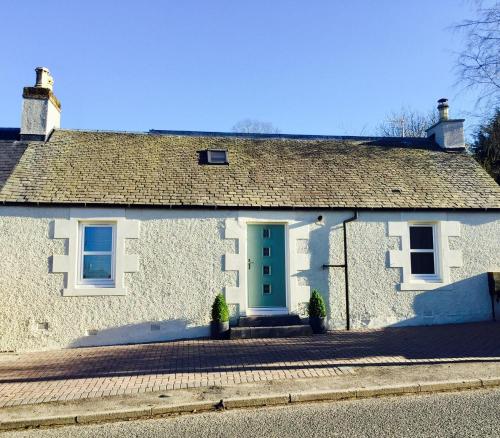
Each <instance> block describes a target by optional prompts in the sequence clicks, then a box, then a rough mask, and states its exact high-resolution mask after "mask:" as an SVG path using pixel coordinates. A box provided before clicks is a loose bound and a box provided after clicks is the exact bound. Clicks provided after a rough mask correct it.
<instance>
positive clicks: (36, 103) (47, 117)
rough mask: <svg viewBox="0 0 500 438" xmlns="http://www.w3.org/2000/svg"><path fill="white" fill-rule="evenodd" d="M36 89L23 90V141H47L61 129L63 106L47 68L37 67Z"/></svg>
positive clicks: (27, 88) (25, 88) (26, 88)
mask: <svg viewBox="0 0 500 438" xmlns="http://www.w3.org/2000/svg"><path fill="white" fill-rule="evenodd" d="M35 71H36V83H35V86H34V87H24V89H23V113H22V116H21V140H38V141H45V140H47V138H48V137H49V135H50V133H51V132H52V131H53V130H54V129H55V128H59V126H60V120H61V104H60V102H59V101H58V100H57V98H56V96H55V95H54V93H53V92H52V87H53V85H54V79H53V78H52V76H51V75H50V72H49V70H48V69H47V68H45V67H37V68H36V69H35Z"/></svg>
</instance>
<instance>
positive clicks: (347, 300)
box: [323, 210, 358, 330]
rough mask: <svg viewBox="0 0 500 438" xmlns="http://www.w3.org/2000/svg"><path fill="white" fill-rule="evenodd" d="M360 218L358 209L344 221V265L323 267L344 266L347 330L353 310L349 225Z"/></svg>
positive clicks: (326, 266) (337, 266) (336, 266)
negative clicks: (350, 285) (351, 306)
mask: <svg viewBox="0 0 500 438" xmlns="http://www.w3.org/2000/svg"><path fill="white" fill-rule="evenodd" d="M356 219H358V210H354V216H352V217H350V218H348V219H346V220H344V221H342V229H343V232H344V264H343V265H323V269H327V268H344V279H345V314H346V327H345V328H346V330H350V329H351V311H350V305H349V264H348V257H347V227H346V225H347V224H348V223H349V222H353V221H355V220H356Z"/></svg>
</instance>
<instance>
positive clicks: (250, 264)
mask: <svg viewBox="0 0 500 438" xmlns="http://www.w3.org/2000/svg"><path fill="white" fill-rule="evenodd" d="M252 263H255V262H252V260H251V259H248V270H250V268H251V267H252Z"/></svg>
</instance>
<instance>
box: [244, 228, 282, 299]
mask: <svg viewBox="0 0 500 438" xmlns="http://www.w3.org/2000/svg"><path fill="white" fill-rule="evenodd" d="M247 248H248V254H247V255H248V260H247V262H248V265H247V269H248V306H249V307H251V308H252V307H254V308H255V307H286V281H285V226H284V225H271V224H249V225H248V228H247Z"/></svg>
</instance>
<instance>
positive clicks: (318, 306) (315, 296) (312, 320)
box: [308, 289, 326, 333]
mask: <svg viewBox="0 0 500 438" xmlns="http://www.w3.org/2000/svg"><path fill="white" fill-rule="evenodd" d="M308 311H309V325H310V326H311V328H312V331H313V333H325V332H326V306H325V301H324V300H323V297H322V296H321V295H320V293H319V292H318V291H317V290H316V289H314V290H313V291H312V294H311V298H310V300H309V308H308Z"/></svg>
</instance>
